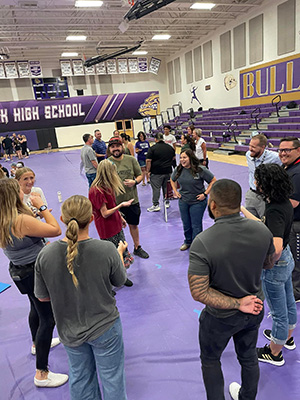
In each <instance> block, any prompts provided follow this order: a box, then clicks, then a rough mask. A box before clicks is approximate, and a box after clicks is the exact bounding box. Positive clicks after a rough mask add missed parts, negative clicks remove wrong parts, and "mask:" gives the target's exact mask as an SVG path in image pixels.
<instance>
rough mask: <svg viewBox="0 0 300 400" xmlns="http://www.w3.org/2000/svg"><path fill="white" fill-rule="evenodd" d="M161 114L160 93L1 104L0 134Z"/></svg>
mask: <svg viewBox="0 0 300 400" xmlns="http://www.w3.org/2000/svg"><path fill="white" fill-rule="evenodd" d="M159 112H160V104H159V92H157V91H156V92H141V93H122V94H113V95H100V96H84V97H83V96H82V97H73V98H69V99H61V100H44V101H43V102H41V101H37V100H24V101H10V102H2V103H0V132H8V131H17V130H22V131H25V130H30V129H43V128H53V127H58V126H69V125H82V124H89V123H95V122H110V121H115V120H120V119H131V118H133V119H138V118H141V117H142V116H144V115H156V114H157V113H159Z"/></svg>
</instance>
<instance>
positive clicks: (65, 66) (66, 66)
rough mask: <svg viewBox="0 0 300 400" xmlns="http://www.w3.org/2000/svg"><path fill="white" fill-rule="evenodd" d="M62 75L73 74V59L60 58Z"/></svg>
mask: <svg viewBox="0 0 300 400" xmlns="http://www.w3.org/2000/svg"><path fill="white" fill-rule="evenodd" d="M60 69H61V76H72V75H73V72H72V66H71V60H60Z"/></svg>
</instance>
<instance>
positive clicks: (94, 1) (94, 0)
mask: <svg viewBox="0 0 300 400" xmlns="http://www.w3.org/2000/svg"><path fill="white" fill-rule="evenodd" d="M102 4H103V1H98V0H76V1H75V7H101V6H102Z"/></svg>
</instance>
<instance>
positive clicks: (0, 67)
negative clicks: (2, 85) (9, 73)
mask: <svg viewBox="0 0 300 400" xmlns="http://www.w3.org/2000/svg"><path fill="white" fill-rule="evenodd" d="M5 78H6V76H5V71H4V66H3V64H2V63H0V79H5Z"/></svg>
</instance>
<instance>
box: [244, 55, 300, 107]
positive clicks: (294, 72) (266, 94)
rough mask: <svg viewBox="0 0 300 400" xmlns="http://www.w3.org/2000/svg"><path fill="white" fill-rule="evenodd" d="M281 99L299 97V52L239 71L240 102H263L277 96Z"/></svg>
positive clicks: (286, 99)
mask: <svg viewBox="0 0 300 400" xmlns="http://www.w3.org/2000/svg"><path fill="white" fill-rule="evenodd" d="M277 95H280V96H281V100H282V101H290V100H297V99H299V97H300V54H296V55H293V56H290V57H285V58H282V59H279V60H276V61H273V62H270V63H266V64H261V65H257V66H255V67H252V68H248V69H246V70H243V71H240V100H241V101H240V104H241V106H246V105H251V104H263V103H268V102H270V101H272V99H273V98H274V97H275V96H277Z"/></svg>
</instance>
